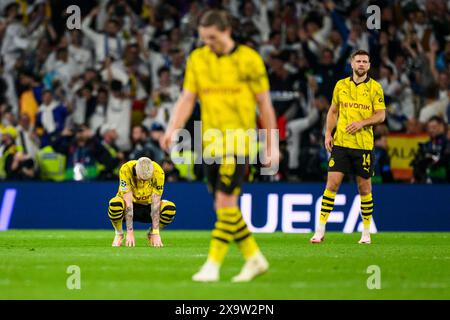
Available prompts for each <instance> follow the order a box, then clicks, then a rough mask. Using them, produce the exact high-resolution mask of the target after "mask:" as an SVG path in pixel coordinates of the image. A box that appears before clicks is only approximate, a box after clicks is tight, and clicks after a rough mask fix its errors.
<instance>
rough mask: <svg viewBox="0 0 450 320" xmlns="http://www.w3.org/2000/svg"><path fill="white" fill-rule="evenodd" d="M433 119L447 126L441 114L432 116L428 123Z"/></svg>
mask: <svg viewBox="0 0 450 320" xmlns="http://www.w3.org/2000/svg"><path fill="white" fill-rule="evenodd" d="M431 121H436V122H437V123H439V124H442V125H443V126H445V121H444V119H443V118H442V117H440V116H432V117H431V118H430V119H429V120H428V123H430V122H431Z"/></svg>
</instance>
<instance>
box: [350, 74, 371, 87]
mask: <svg viewBox="0 0 450 320" xmlns="http://www.w3.org/2000/svg"><path fill="white" fill-rule="evenodd" d="M369 80H370V77H369V75H367V77H366V80H364V81H363V82H360V83H356V82H355V80H353V75H351V76H350V81H352V82H353V83H354V84H355V86H358V85H359V84H361V83H367V82H369Z"/></svg>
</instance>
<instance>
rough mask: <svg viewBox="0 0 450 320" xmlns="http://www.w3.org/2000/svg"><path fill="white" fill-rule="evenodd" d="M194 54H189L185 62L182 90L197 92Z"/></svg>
mask: <svg viewBox="0 0 450 320" xmlns="http://www.w3.org/2000/svg"><path fill="white" fill-rule="evenodd" d="M194 65H195V55H194V54H191V55H190V56H189V58H188V60H187V63H186V71H185V73H184V82H183V90H187V91H189V92H192V93H198V85H197V79H196V75H195V69H194Z"/></svg>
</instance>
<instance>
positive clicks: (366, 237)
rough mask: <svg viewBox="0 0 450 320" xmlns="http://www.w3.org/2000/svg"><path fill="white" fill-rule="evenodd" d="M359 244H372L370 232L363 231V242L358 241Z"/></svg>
mask: <svg viewBox="0 0 450 320" xmlns="http://www.w3.org/2000/svg"><path fill="white" fill-rule="evenodd" d="M358 243H359V244H370V243H371V241H370V231H369V230H363V232H362V234H361V240H359V241H358Z"/></svg>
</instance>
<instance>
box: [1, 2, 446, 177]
mask: <svg viewBox="0 0 450 320" xmlns="http://www.w3.org/2000/svg"><path fill="white" fill-rule="evenodd" d="M78 2H79V7H80V9H81V25H80V28H79V29H73V30H71V29H69V28H68V27H67V19H68V17H69V14H67V13H66V8H67V7H68V6H69V5H72V4H77V1H65V0H61V1H50V0H3V1H1V3H0V129H1V131H0V134H1V147H0V179H2V180H52V181H67V180H76V181H80V180H91V179H102V180H109V179H115V178H116V177H117V172H118V168H119V167H120V165H121V164H122V163H124V162H125V161H127V160H129V159H136V158H138V157H140V156H149V157H150V158H151V159H153V160H155V161H157V162H158V163H160V164H161V166H162V167H163V169H164V170H165V172H166V180H168V181H178V180H188V181H192V180H202V179H203V175H202V170H201V165H188V166H186V165H179V164H175V163H174V162H173V157H174V156H175V157H183V158H190V159H192V158H195V157H196V156H197V155H195V154H194V153H189V152H185V153H183V154H177V155H168V154H167V152H166V151H164V150H161V148H160V146H159V143H158V140H159V138H160V137H161V135H162V134H164V130H165V128H166V126H167V124H168V120H169V118H170V114H171V112H172V110H173V107H174V103H175V101H176V100H177V98H178V96H179V95H180V92H181V88H182V83H183V75H184V67H185V62H186V58H187V56H188V55H189V53H190V52H191V51H192V50H193V49H195V48H196V47H197V46H199V45H201V43H200V41H199V38H198V34H197V22H198V20H199V17H200V16H201V14H202V13H203V12H204V11H205V10H207V9H209V8H224V9H226V10H228V11H229V13H230V16H231V19H232V24H233V37H234V39H235V40H236V41H238V42H239V43H241V44H245V45H247V46H251V47H253V48H254V49H255V50H257V51H258V52H259V53H260V54H261V56H262V57H263V59H264V61H265V63H266V67H267V71H268V75H269V81H270V87H271V97H272V101H273V105H274V108H275V111H276V116H277V123H278V127H279V129H280V150H281V162H280V170H279V173H278V174H277V176H275V177H270V178H269V177H264V176H259V175H258V174H257V172H258V169H257V168H252V170H250V174H249V179H251V180H256V181H258V180H268V179H269V180H271V181H273V180H276V181H324V180H325V178H326V169H327V160H328V154H327V152H326V150H325V148H324V146H323V140H324V123H325V118H326V113H327V110H328V108H329V105H330V102H331V97H332V93H333V88H334V85H335V84H336V82H337V81H338V80H339V79H341V78H344V77H346V76H349V75H350V74H351V69H350V64H349V56H350V54H351V52H352V51H353V50H355V49H363V50H366V51H368V52H370V54H371V70H370V76H371V77H372V78H374V79H375V80H377V81H379V82H380V84H381V85H382V87H383V89H384V94H385V101H386V107H387V117H386V121H385V123H384V124H382V125H379V126H377V127H376V128H374V135H375V150H374V156H375V157H374V158H375V159H374V161H375V177H374V182H380V183H381V182H394V181H395V179H394V177H393V175H392V172H391V168H390V157H389V150H388V143H387V137H388V135H389V134H391V133H407V134H419V133H423V134H428V135H429V140H428V141H427V142H424V143H421V144H420V147H419V148H418V151H417V152H416V154H415V158H414V160H413V161H412V162H411V166H412V168H413V175H412V178H411V179H410V180H408V181H409V182H415V183H438V182H450V129H449V127H448V121H449V119H450V90H449V88H450V3H448V2H447V1H445V0H415V1H408V0H402V1H388V0H385V1H370V4H376V5H378V6H379V7H380V8H381V23H380V25H381V29H379V30H377V29H373V30H371V29H368V27H367V24H366V20H367V17H368V14H367V13H366V8H367V6H368V4H369V1H350V0H343V1H335V2H334V1H316V0H311V1H283V0H278V1H277V0H261V1H257V0H243V1H239V0H223V1H213V0H203V1H187V0H172V1H171V0H168V1H159V0H97V1H78ZM200 108H201V106H199V105H197V106H196V109H195V112H194V114H193V116H192V117H191V119H190V122H189V123H188V124H187V127H188V128H190V127H191V126H192V122H193V121H195V120H199V114H200V111H199V110H200ZM171 156H172V157H171Z"/></svg>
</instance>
